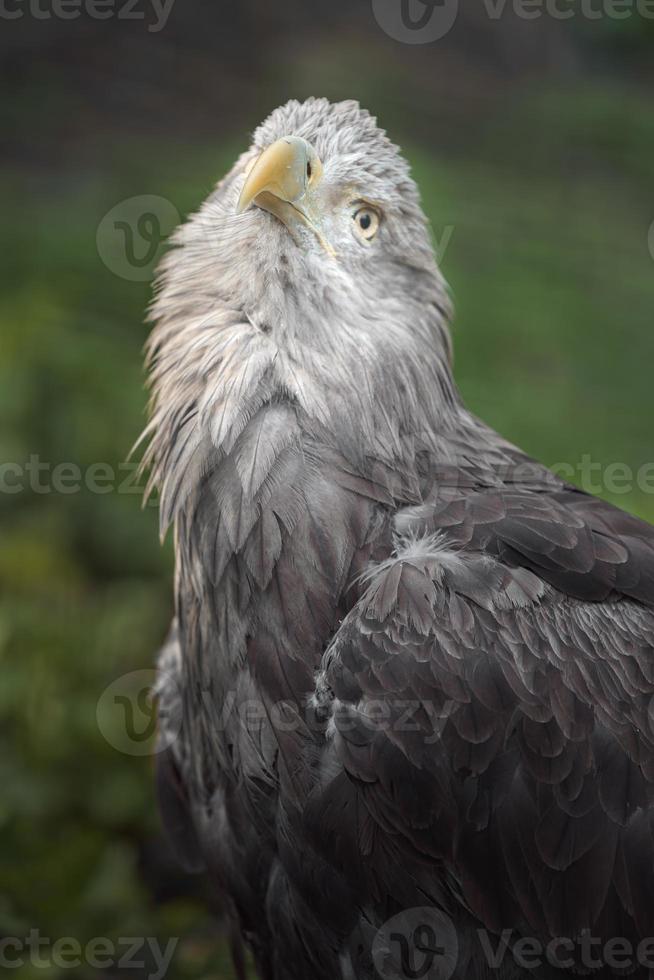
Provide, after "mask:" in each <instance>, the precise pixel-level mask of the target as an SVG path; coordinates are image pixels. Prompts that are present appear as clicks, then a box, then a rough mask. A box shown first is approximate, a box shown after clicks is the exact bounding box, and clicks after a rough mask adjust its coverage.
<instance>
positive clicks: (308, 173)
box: [307, 163, 313, 179]
mask: <svg viewBox="0 0 654 980" xmlns="http://www.w3.org/2000/svg"><path fill="white" fill-rule="evenodd" d="M312 173H313V170H312V169H311V164H310V163H307V177H308V178H309V179H311V174H312Z"/></svg>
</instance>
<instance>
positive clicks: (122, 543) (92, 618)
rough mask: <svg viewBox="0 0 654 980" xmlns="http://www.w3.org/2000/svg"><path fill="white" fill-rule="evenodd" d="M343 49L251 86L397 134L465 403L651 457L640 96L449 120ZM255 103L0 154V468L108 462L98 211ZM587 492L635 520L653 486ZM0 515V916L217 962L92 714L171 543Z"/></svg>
mask: <svg viewBox="0 0 654 980" xmlns="http://www.w3.org/2000/svg"><path fill="white" fill-rule="evenodd" d="M339 43H341V42H339ZM342 43H343V45H344V46H343V49H342V52H343V54H342V55H341V61H340V62H338V63H339V73H338V75H337V74H336V72H335V68H334V65H335V64H336V63H337V61H338V54H339V50H341V49H339V47H338V46H334V42H332V41H330V40H326V41H325V44H324V47H322V48H321V49H320V52H318V53H314V56H313V57H312V58H311V59H310V61H309V60H303V59H302V57H301V56H300V57H298V58H297V60H296V61H295V62H294V68H293V72H289V77H288V78H286V79H285V81H284V83H282V81H280V79H279V78H278V77H275V75H274V73H273V74H272V76H271V77H272V82H271V85H272V90H274V91H275V92H279V91H281V90H282V89H285V92H286V94H287V95H291V94H293V95H308V94H314V93H315V94H321V93H322V92H326V93H327V94H329V95H330V96H332V97H335V96H340V97H345V96H354V97H361V98H362V99H363V100H364V101H365V102H367V103H368V104H369V105H370V107H371V108H373V109H374V110H376V111H377V112H378V114H379V115H380V117H381V120H382V122H384V123H386V124H387V125H388V127H389V128H390V129H391V130H392V135H393V136H394V137H396V138H397V139H398V140H403V141H404V145H405V149H406V152H407V154H408V155H409V157H410V159H411V160H412V163H413V165H414V169H415V174H416V177H417V179H418V181H419V183H420V186H421V188H422V192H423V197H424V203H425V208H426V210H427V212H428V214H429V216H430V218H431V220H432V222H433V227H434V233H435V238H436V240H437V243H438V244H439V245H440V246H443V245H444V244H445V243H447V247H446V249H445V251H444V255H443V261H442V265H443V268H444V270H445V273H446V275H447V277H448V278H449V280H450V282H451V284H452V288H453V293H454V299H455V304H456V308H457V317H456V321H455V327H454V335H455V350H456V373H457V377H458V379H459V382H460V385H461V387H462V390H463V392H464V396H465V398H466V400H467V402H468V404H469V405H470V406H471V407H472V408H473V409H474V410H475V411H476V412H477V413H478V414H480V415H482V416H484V417H485V418H486V419H487V420H488V421H489V422H491V423H492V424H494V425H495V426H496V427H498V428H499V429H501V431H502V432H503V433H504V434H505V435H506V436H508V437H509V438H511V439H513V440H514V441H516V442H518V443H519V444H520V445H521V446H522V447H523V448H525V449H526V450H528V451H529V452H531V453H532V454H533V455H536V456H538V457H539V458H541V459H544V460H545V461H546V462H548V463H550V464H563V463H566V464H570V465H572V466H573V467H574V468H575V470H578V467H579V465H580V464H581V463H582V460H583V457H584V455H586V456H588V457H590V458H591V460H592V462H593V463H601V464H603V465H604V466H606V465H607V464H610V463H615V462H619V463H624V464H626V465H627V466H629V467H631V468H632V469H633V471H634V472H635V471H637V470H638V468H639V467H641V466H642V465H643V464H645V463H647V462H649V461H650V460H651V459H652V431H651V429H652V389H651V370H652V364H653V363H654V332H653V331H652V313H653V311H654V260H653V258H652V256H651V255H650V253H649V251H648V242H647V236H648V229H649V225H650V222H651V221H652V220H653V219H654V211H653V213H651V214H650V213H648V212H647V210H646V209H645V205H646V203H647V202H649V203H650V204H651V160H652V155H653V153H654V117H653V116H652V112H651V100H650V99H649V98H648V97H647V96H646V95H642V94H640V91H639V89H638V88H637V87H629V88H625V89H624V90H620V89H619V88H618V87H617V86H616V85H609V84H597V83H596V82H594V83H593V84H592V85H591V84H588V85H586V84H582V83H579V84H577V85H576V86H575V87H574V88H571V87H569V86H567V85H562V84H561V85H558V84H552V83H551V82H550V83H547V84H545V83H539V84H536V83H535V82H533V81H532V82H531V83H525V84H523V85H520V86H514V87H511V88H507V89H506V90H505V93H504V94H503V95H502V96H501V97H498V98H496V99H495V101H494V102H493V103H492V105H489V108H488V111H485V112H484V113H480V112H479V111H478V107H477V110H475V111H472V110H471V111H470V116H469V117H468V116H466V115H465V111H466V110H465V106H464V104H463V102H461V104H460V109H459V111H458V114H457V116H456V131H455V132H450V131H448V129H447V127H446V126H444V125H443V121H444V120H447V119H448V118H449V119H450V122H451V121H452V119H453V118H454V115H453V113H451V114H450V116H449V117H448V111H447V105H446V103H447V93H443V106H442V107H441V108H440V109H439V114H438V115H436V116H434V112H435V110H434V108H433V105H429V104H421V101H420V99H419V98H418V97H417V94H418V92H419V88H420V81H419V78H416V79H414V80H411V76H410V72H409V70H408V69H407V68H406V65H405V66H404V69H402V70H400V69H399V68H398V67H397V65H396V63H395V62H394V61H393V60H392V59H389V60H388V61H387V63H385V64H381V65H380V64H374V63H373V62H374V59H373V58H371V57H370V58H368V59H366V54H365V51H361V52H354V51H353V50H352V49H348V48H347V45H346V42H342ZM362 66H363V69H364V70H362ZM290 75H292V78H291V77H290ZM398 82H399V83H400V87H399V88H398ZM412 86H415V87H414V88H413V89H412ZM52 97H53V99H56V95H53V96H52ZM82 98H83V97H82V95H81V94H80V100H82ZM25 99H26V101H25V103H24V104H23V105H22V106H21V107H20V111H21V113H23V112H27V113H30V112H31V111H33V112H34V113H35V115H38V116H39V118H41V116H42V113H43V108H42V107H41V106H39V107H38V110H37V108H36V106H35V100H36V99H37V92H32V93H31V95H29V94H28V95H26V96H25ZM30 100H31V101H30ZM473 101H474V100H473ZM5 111H6V112H9V109H6V110H5ZM18 111H19V109H18V107H16V106H13V107H12V108H11V112H12V113H18ZM435 118H436V119H437V120H438V123H439V125H436V124H433V120H434V119H435ZM255 121H256V120H254V119H250V118H248V120H247V121H243V122H242V124H241V125H240V126H236V125H232V126H231V127H228V130H227V131H226V132H221V133H218V132H217V133H216V135H215V137H212V138H210V137H204V138H203V139H201V140H200V139H198V141H197V143H196V144H195V145H181V144H180V143H179V142H178V140H177V139H176V136H175V126H174V122H171V134H170V138H169V139H168V140H166V139H165V138H163V137H162V136H161V135H160V134H157V135H156V136H153V137H152V138H146V136H145V135H144V134H143V133H135V132H132V133H131V134H129V133H126V134H125V136H124V138H123V139H122V141H121V142H120V144H119V145H118V146H117V147H116V151H115V153H114V154H113V155H112V157H111V159H107V158H105V159H97V158H95V159H93V160H92V162H90V163H88V162H87V163H84V162H83V160H80V159H77V158H76V157H75V156H71V158H70V159H69V160H67V161H66V166H65V167H64V166H62V164H61V161H60V163H59V165H58V169H57V174H56V179H54V178H53V174H52V173H51V172H50V169H49V166H48V160H47V159H45V158H39V159H36V160H32V161H30V163H29V165H28V166H27V172H26V168H25V166H24V165H23V163H21V161H14V162H13V163H9V164H8V165H7V166H6V167H5V168H4V169H3V170H2V172H1V173H0V207H1V210H2V215H3V221H2V223H1V224H0V238H1V239H2V252H3V262H2V266H1V267H0V275H1V276H2V280H3V281H2V294H1V295H2V298H1V300H0V331H1V332H0V418H2V420H3V423H4V424H3V427H2V433H1V437H0V438H1V442H0V455H1V459H2V461H10V462H17V463H18V464H20V465H24V464H25V463H26V462H27V461H29V460H30V458H31V457H32V458H33V457H35V456H38V457H39V460H40V461H41V463H43V464H46V465H47V466H48V467H50V469H52V468H53V467H54V466H56V465H57V464H60V463H72V464H76V465H78V466H79V467H80V468H81V471H82V473H84V472H86V471H87V470H88V467H90V466H92V465H93V464H96V463H106V464H108V465H109V466H111V467H112V468H113V469H114V470H115V471H116V473H117V474H118V475H119V479H120V480H121V481H122V480H123V479H124V477H125V476H126V475H127V474H126V472H124V471H121V470H120V465H121V463H122V461H124V460H125V458H126V456H127V454H128V451H129V449H130V447H131V446H132V444H133V443H134V441H135V440H136V438H137V436H138V435H139V432H140V430H141V427H142V424H143V420H144V407H145V403H146V396H145V393H144V389H143V374H142V367H141V362H142V345H143V343H144V340H145V337H146V334H147V330H146V327H145V326H144V324H143V314H144V309H145V307H146V305H147V302H148V298H149V286H148V284H140V283H133V282H128V281H125V280H123V279H121V278H118V277H117V276H115V275H114V274H112V273H111V272H110V271H109V270H108V269H107V268H106V267H105V266H104V265H103V264H102V262H101V261H100V258H99V256H98V252H97V250H96V244H95V235H96V229H97V226H98V224H99V222H100V220H101V219H102V217H103V215H104V214H105V213H106V212H107V211H108V210H109V209H110V208H111V207H113V206H114V205H115V204H116V203H117V202H119V201H120V200H122V199H123V198H128V197H131V196H133V195H136V194H141V193H148V194H158V195H162V196H163V197H165V198H167V199H169V200H170V201H171V202H173V204H174V205H175V206H176V207H177V209H178V210H179V211H180V213H181V214H184V213H188V212H189V211H190V210H192V209H194V208H195V207H197V205H198V204H199V203H200V202H201V201H202V199H203V198H204V197H205V196H206V194H207V192H208V190H209V189H210V187H211V185H212V183H213V182H214V180H215V179H216V178H217V177H219V176H220V175H221V174H222V173H223V172H224V171H225V170H226V169H227V168H228V167H229V166H230V165H231V163H232V161H233V159H234V157H235V155H236V153H237V152H238V151H240V150H241V149H242V148H243V145H244V142H245V140H246V139H247V137H246V136H245V135H244V134H245V131H246V130H247V128H248V126H251V125H252V124H253V123H254V122H255ZM34 462H35V460H34V459H33V463H34ZM579 472H581V471H579ZM595 478H596V479H598V477H597V475H595ZM24 479H25V481H26V482H29V479H30V478H29V476H28V477H25V478H24ZM32 479H34V477H32ZM41 480H42V482H43V483H46V482H47V474H45V473H44V474H43V475H42V477H41ZM651 480H652V477H651V475H650V482H651ZM11 482H12V477H11V476H8V477H7V483H11ZM603 492H604V493H605V495H607V496H612V499H614V501H615V502H617V503H618V504H620V505H622V506H624V507H626V508H629V509H632V510H634V511H636V512H638V513H640V514H642V515H643V516H645V517H648V518H649V519H651V520H654V498H653V497H652V496H651V494H650V495H648V494H645V493H643V492H640V491H638V490H633V489H632V490H629V492H626V493H624V494H623V493H616V492H615V488H614V492H613V494H612V495H611V494H610V493H608V492H607V491H606V488H604V489H603ZM0 519H1V520H2V539H1V540H2V546H1V547H0V592H1V596H2V599H1V602H0V670H1V676H2V683H1V684H0V730H1V732H2V739H3V751H2V754H1V755H0V785H1V786H2V792H1V794H0V933H4V934H8V935H12V936H24V935H26V934H27V933H28V932H29V930H30V928H38V929H39V930H40V931H41V933H42V935H44V936H48V937H52V938H53V939H54V938H57V937H61V936H72V937H76V938H77V939H78V940H79V941H80V942H85V941H86V940H87V939H89V938H91V937H93V936H107V937H109V938H113V939H117V938H118V937H124V936H153V937H160V938H161V940H162V942H163V943H164V944H165V942H166V941H167V940H168V938H169V937H171V936H181V937H183V939H182V941H181V942H180V944H179V947H178V950H177V954H176V956H175V960H174V964H173V967H172V968H171V971H170V973H169V976H171V977H174V978H187V977H188V978H191V977H193V978H199V977H203V978H209V977H211V978H220V977H228V976H230V975H231V973H230V968H229V967H228V966H227V956H226V953H225V951H224V946H225V944H224V943H222V944H221V943H219V944H216V943H215V941H214V936H215V935H216V934H218V933H219V928H217V927H216V926H215V925H214V924H213V919H212V918H211V917H210V915H209V914H208V913H207V911H206V908H207V903H206V898H207V896H206V895H205V894H204V890H203V887H202V885H201V884H198V883H194V882H190V883H189V882H187V880H186V879H185V878H184V877H183V876H182V875H179V874H178V873H177V872H176V871H175V869H174V867H173V865H172V862H171V861H170V858H169V856H168V854H167V851H166V848H165V846H164V845H163V843H162V842H161V839H160V834H159V830H158V825H157V820H156V815H155V806H154V800H153V790H152V784H151V782H152V781H151V770H152V760H151V759H150V758H147V757H146V758H139V757H134V756H129V755H125V754H122V753H120V752H119V751H117V750H116V749H115V748H113V747H112V746H111V745H110V744H108V743H107V741H105V739H104V738H103V736H102V734H101V732H100V730H99V728H98V725H97V721H96V706H97V702H98V698H99V697H100V695H101V694H102V692H103V690H104V689H105V688H106V687H107V685H108V684H109V683H110V682H112V681H113V680H114V679H115V678H116V677H118V676H120V675H121V674H124V673H127V672H129V671H133V670H137V669H141V668H147V667H149V666H150V665H151V663H152V661H153V657H154V654H155V651H156V649H157V646H158V645H159V643H160V642H161V641H162V639H163V637H164V635H165V631H166V627H167V624H168V622H169V619H170V615H171V573H172V555H171V550H170V547H169V546H166V547H164V548H163V549H161V548H160V546H159V543H158V526H157V515H156V509H155V508H154V507H152V506H150V507H147V508H146V509H145V510H141V500H140V496H139V494H138V493H137V492H134V489H132V490H131V492H108V493H103V494H99V493H91V492H89V491H88V490H82V491H81V492H76V493H52V492H51V493H42V492H37V491H35V490H34V489H29V487H28V488H26V489H25V490H24V491H23V492H20V493H16V494H14V493H8V492H3V493H0ZM9 745H10V748H9V749H8V750H5V746H9ZM22 975H24V976H28V977H29V976H31V975H34V976H39V977H47V978H48V980H50V978H51V977H53V978H54V977H57V976H59V975H61V976H64V975H65V976H71V975H72V973H71V971H70V970H63V969H57V968H56V967H54V966H52V967H51V968H50V969H49V970H45V969H37V968H34V969H33V970H32V972H31V973H30V969H27V972H25V973H24V974H22ZM74 975H75V976H80V977H87V976H95V975H96V974H95V973H94V971H93V970H91V969H90V968H89V969H83V968H82V969H80V970H78V971H75V974H74ZM119 975H120V976H121V977H129V976H131V975H132V974H131V973H130V971H128V970H121V971H120V972H119ZM134 975H139V976H140V975H141V973H140V972H139V971H138V970H136V971H135V972H134Z"/></svg>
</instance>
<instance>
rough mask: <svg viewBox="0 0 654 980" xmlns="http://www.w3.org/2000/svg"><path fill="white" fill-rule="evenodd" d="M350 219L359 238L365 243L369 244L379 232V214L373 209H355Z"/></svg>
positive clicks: (367, 207) (365, 207)
mask: <svg viewBox="0 0 654 980" xmlns="http://www.w3.org/2000/svg"><path fill="white" fill-rule="evenodd" d="M352 217H353V220H354V227H355V230H356V233H357V235H358V236H359V238H362V239H363V240H364V241H366V242H371V241H372V240H373V238H374V237H375V235H376V234H377V232H378V231H379V226H380V224H381V218H380V216H379V212H378V211H377V210H375V208H372V207H370V206H369V205H365V206H364V207H361V208H357V210H356V211H355V212H354V214H353V215H352Z"/></svg>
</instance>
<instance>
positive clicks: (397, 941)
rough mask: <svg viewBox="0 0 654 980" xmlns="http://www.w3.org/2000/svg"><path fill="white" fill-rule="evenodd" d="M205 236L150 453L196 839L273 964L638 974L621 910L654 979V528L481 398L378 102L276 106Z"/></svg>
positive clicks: (285, 974)
mask: <svg viewBox="0 0 654 980" xmlns="http://www.w3.org/2000/svg"><path fill="white" fill-rule="evenodd" d="M174 244H175V246H176V247H175V248H174V249H173V250H172V251H171V252H170V253H169V255H168V256H167V258H166V260H165V262H164V267H163V269H162V274H161V277H160V281H159V286H158V291H157V296H156V299H155V303H154V308H153V314H154V318H155V320H156V326H155V329H154V331H153V334H152V341H151V345H150V365H151V376H152V384H153V404H152V415H151V422H150V425H149V428H148V436H149V449H148V452H147V455H146V460H147V462H148V463H149V464H150V466H151V473H152V477H151V479H152V485H153V486H156V487H157V488H158V490H159V493H160V506H161V517H162V529H165V528H167V527H168V526H169V525H173V526H174V535H175V548H176V574H175V604H176V616H175V622H174V624H173V627H172V629H171V635H170V638H169V641H168V642H167V644H166V645H165V647H164V649H163V651H162V653H161V656H160V661H159V664H160V677H159V683H158V692H159V701H160V730H161V739H162V751H161V752H160V754H159V756H158V766H159V769H158V786H159V795H160V801H161V806H162V812H163V816H164V821H165V824H166V826H167V829H168V831H169V833H170V836H171V839H172V841H173V843H174V845H175V847H176V850H177V853H178V855H179V857H180V859H181V860H182V862H183V863H184V864H185V865H186V866H187V867H188V868H189V869H190V870H201V869H204V870H206V871H207V872H208V874H209V875H210V876H211V878H212V879H213V880H214V882H215V883H216V885H217V886H218V887H219V888H220V890H221V892H222V893H223V895H224V896H225V901H226V904H227V908H228V912H229V914H230V916H231V917H232V919H233V921H234V922H235V923H236V924H237V926H238V928H239V929H240V931H241V933H242V935H243V936H244V937H245V939H246V941H247V942H248V944H249V945H250V947H251V949H252V951H253V953H254V957H255V961H256V964H257V969H258V971H259V975H260V976H261V977H262V978H270V980H305V978H307V980H308V978H317V980H320V978H325V980H327V978H330V980H333V978H336V977H342V978H344V980H352V978H366V980H368V978H369V980H372V978H375V977H378V976H382V977H400V978H401V977H406V976H428V977H430V978H431V977H437V976H438V977H442V978H444V977H450V976H454V977H461V978H463V977H466V978H467V977H490V976H493V977H497V978H499V980H508V978H513V977H523V976H524V977H527V976H529V977H536V978H540V977H543V978H545V977H548V978H549V977H552V976H563V977H565V976H578V975H579V973H580V972H582V973H584V972H585V973H588V974H591V975H593V976H598V977H608V976H615V975H616V974H617V972H619V971H617V970H616V968H615V967H614V966H613V965H612V964H613V959H611V957H612V956H613V958H614V959H615V956H614V953H615V949H614V946H611V942H612V941H614V940H615V939H616V938H618V937H620V938H622V940H623V941H624V943H626V944H629V946H630V948H631V949H632V957H631V960H632V965H631V967H630V969H631V975H633V976H643V977H645V976H648V974H649V968H650V967H649V966H648V963H647V949H646V946H645V945H643V944H644V943H645V941H646V940H647V939H648V937H650V936H654V868H653V862H654V847H653V842H652V815H653V814H654V809H653V808H652V806H653V804H652V798H653V782H654V756H653V755H652V741H653V739H654V734H653V729H652V718H653V717H654V715H653V712H652V694H653V693H654V655H653V651H654V611H653V608H652V607H653V605H654V529H652V528H651V527H650V526H649V525H647V524H645V523H643V522H641V521H639V520H637V519H636V518H634V517H631V516H629V515H627V514H625V513H623V512H621V511H619V510H617V509H615V508H613V507H611V506H610V505H608V504H605V503H603V502H602V501H599V500H596V499H594V498H592V497H589V496H587V495H585V494H583V493H582V492H580V491H578V490H577V489H575V488H573V487H571V486H568V485H566V484H564V483H563V482H562V481H560V480H559V479H558V478H556V477H555V476H554V475H553V474H552V473H550V472H549V471H548V470H546V469H545V468H544V467H542V466H541V465H540V464H538V463H535V462H533V461H532V460H529V459H528V458H527V457H526V456H525V455H524V454H522V453H521V452H520V451H519V450H518V449H516V448H515V447H513V446H512V445H510V444H509V443H508V442H506V441H505V440H503V439H502V438H501V437H500V436H498V435H497V434H496V433H494V432H493V431H492V430H490V429H489V428H488V427H487V426H485V425H484V424H483V423H482V422H480V421H479V420H478V419H476V418H475V417H474V416H472V415H471V414H470V413H469V412H468V411H467V409H466V408H465V407H464V406H463V404H462V403H461V400H460V397H459V395H458V393H457V390H456V387H455V384H454V381H453V379H452V374H451V365H450V360H451V358H450V342H449V334H448V329H447V322H448V318H449V313H450V311H449V302H448V296H447V290H446V287H445V285H444V283H443V280H442V278H441V276H440V273H439V272H438V269H437V268H436V265H435V263H434V260H433V256H432V251H431V245H430V241H429V236H428V233H427V230H426V225H425V221H424V217H423V216H422V212H421V210H420V206H419V199H418V195H417V191H416V189H415V185H414V184H413V182H412V180H411V178H410V174H409V171H408V167H407V166H406V164H405V163H404V161H403V160H402V158H401V156H400V155H399V152H398V151H397V149H396V148H395V147H393V146H392V144H390V143H389V141H388V140H387V139H386V137H385V136H384V135H383V134H382V133H381V132H380V130H379V129H378V128H377V126H376V124H375V121H374V120H372V119H371V117H370V116H368V115H367V114H366V113H364V112H362V111H361V110H360V109H359V107H358V106H357V105H356V104H355V103H341V104H339V105H330V104H329V103H328V102H326V101H324V100H309V102H307V103H304V104H299V103H289V105H288V106H285V107H283V108H282V109H279V110H277V111H276V112H275V113H273V115H272V116H271V117H270V119H269V120H267V122H266V123H264V125H263V126H262V127H260V129H259V130H258V131H257V133H256V134H255V138H254V144H253V147H252V149H251V150H250V151H249V152H248V153H246V154H244V156H243V157H242V158H241V160H239V161H238V163H237V164H236V166H235V168H234V170H233V171H232V172H231V174H230V175H228V177H227V178H225V180H224V181H222V182H221V183H220V184H219V185H218V187H217V188H216V191H215V192H214V193H213V194H212V196H211V197H210V198H209V200H208V202H207V203H206V204H205V206H204V207H203V208H202V210H201V211H200V212H199V213H198V214H197V215H196V216H194V217H193V218H192V219H191V220H190V221H189V222H188V223H187V224H186V225H185V226H184V227H183V228H182V229H180V231H179V232H178V234H177V236H176V240H175V243H174ZM389 923H391V926H390V927H389V925H388V924H389ZM393 923H396V925H395V926H393V925H392V924H393ZM397 923H399V925H397ZM428 926H429V928H430V929H431V933H430V935H431V936H432V939H431V940H429V941H427V940H426V939H425V936H426V935H427V933H426V932H425V930H426V929H427V927H428ZM416 937H417V938H416ZM524 940H529V941H531V942H532V943H534V944H536V946H539V948H540V949H541V951H542V955H541V957H540V961H539V962H538V963H537V964H536V965H534V963H533V962H532V963H530V964H529V965H526V959H525V956H524V955H522V954H521V953H520V952H519V949H521V948H523V947H519V944H520V942H521V941H524ZM548 944H549V945H548ZM552 944H554V945H552ZM614 945H615V944H614ZM607 949H608V950H609V952H607ZM639 949H640V952H638V950H639ZM498 950H499V952H498ZM548 951H549V952H548ZM564 954H565V955H564ZM626 958H627V957H626V955H623V961H625V960H626ZM421 964H425V965H426V968H425V969H423V970H422V972H420V971H421ZM652 968H654V962H653V963H652Z"/></svg>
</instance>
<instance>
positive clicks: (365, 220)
mask: <svg viewBox="0 0 654 980" xmlns="http://www.w3.org/2000/svg"><path fill="white" fill-rule="evenodd" d="M359 224H360V225H361V227H362V228H363V230H364V231H368V228H370V225H371V224H372V218H371V216H370V215H369V214H362V215H361V217H360V218H359Z"/></svg>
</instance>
